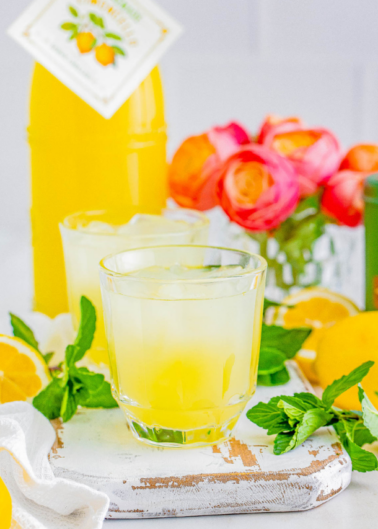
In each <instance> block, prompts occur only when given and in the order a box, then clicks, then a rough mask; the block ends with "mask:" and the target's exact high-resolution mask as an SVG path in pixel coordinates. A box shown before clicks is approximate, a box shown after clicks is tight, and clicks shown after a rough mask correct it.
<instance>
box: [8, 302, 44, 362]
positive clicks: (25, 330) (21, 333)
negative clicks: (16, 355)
mask: <svg viewBox="0 0 378 529" xmlns="http://www.w3.org/2000/svg"><path fill="white" fill-rule="evenodd" d="M9 316H10V322H11V325H12V329H13V336H16V338H21V340H24V342H26V343H27V344H28V345H31V347H33V348H34V349H36V350H37V351H38V352H40V351H39V345H38V342H37V340H36V338H35V336H34V333H33V331H32V330H31V329H30V327H28V326H27V325H26V323H25V322H24V321H22V319H21V318H19V317H18V316H16V315H15V314H12V313H11V312H10V313H9Z"/></svg>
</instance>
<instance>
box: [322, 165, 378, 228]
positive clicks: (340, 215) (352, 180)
mask: <svg viewBox="0 0 378 529" xmlns="http://www.w3.org/2000/svg"><path fill="white" fill-rule="evenodd" d="M369 174H371V173H368V172H358V171H350V170H344V171H339V172H338V173H336V174H334V175H333V176H332V177H331V178H330V179H329V180H328V183H327V185H326V187H325V189H324V193H323V197H322V204H321V205H322V210H323V211H324V213H325V214H327V215H329V216H330V217H332V218H333V219H335V220H337V221H338V222H340V223H341V224H345V225H346V226H350V227H355V226H358V225H359V224H361V222H362V217H363V211H364V201H363V187H364V180H365V178H366V177H367V176H369Z"/></svg>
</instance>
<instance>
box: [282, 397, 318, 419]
mask: <svg viewBox="0 0 378 529" xmlns="http://www.w3.org/2000/svg"><path fill="white" fill-rule="evenodd" d="M277 406H278V408H281V409H283V411H284V412H285V413H286V415H287V416H288V417H289V418H290V419H296V420H298V421H300V420H301V419H302V418H303V416H304V414H305V413H306V411H308V410H310V409H312V408H314V406H312V405H311V404H309V403H307V402H304V401H302V400H301V399H298V398H297V397H289V396H282V397H281V399H280V401H279V402H278V404H277Z"/></svg>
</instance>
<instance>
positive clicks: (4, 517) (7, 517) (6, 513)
mask: <svg viewBox="0 0 378 529" xmlns="http://www.w3.org/2000/svg"><path fill="white" fill-rule="evenodd" d="M0 514H1V516H0V529H9V528H10V526H11V522H12V498H11V496H10V494H9V491H8V489H7V487H6V486H5V483H4V481H3V480H2V479H1V478H0Z"/></svg>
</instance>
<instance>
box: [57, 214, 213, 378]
mask: <svg viewBox="0 0 378 529" xmlns="http://www.w3.org/2000/svg"><path fill="white" fill-rule="evenodd" d="M60 231H61V235H62V241H63V250H64V259H65V266H66V279H67V294H68V304H69V309H70V313H71V315H72V320H73V325H74V328H75V329H76V330H77V328H78V325H79V322H80V298H81V296H83V295H84V296H86V297H87V298H88V299H90V300H91V302H92V303H93V304H94V306H95V308H96V312H97V327H96V334H95V338H94V342H93V345H92V348H91V350H90V351H89V352H88V353H87V356H88V362H89V363H92V364H96V365H97V366H100V367H101V366H102V367H103V368H105V370H106V368H107V366H108V353H107V347H106V338H105V330H104V323H103V316H102V314H103V310H102V301H101V291H100V282H99V277H98V264H99V262H100V260H101V259H102V258H103V257H105V256H106V255H109V254H112V253H115V252H120V251H122V250H127V249H129V248H137V247H140V246H155V245H158V244H207V242H208V241H207V239H208V232H209V220H208V219H207V217H206V216H205V215H204V214H202V213H200V212H198V211H192V210H188V209H164V210H163V211H162V210H161V209H158V210H156V209H152V208H143V207H129V208H124V209H120V210H110V211H91V212H84V213H76V214H73V215H70V216H69V217H67V218H66V219H65V220H64V221H63V223H62V224H61V225H60Z"/></svg>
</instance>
